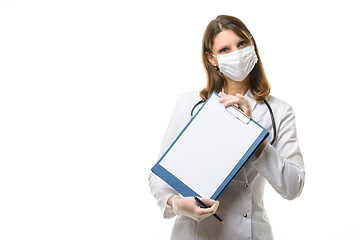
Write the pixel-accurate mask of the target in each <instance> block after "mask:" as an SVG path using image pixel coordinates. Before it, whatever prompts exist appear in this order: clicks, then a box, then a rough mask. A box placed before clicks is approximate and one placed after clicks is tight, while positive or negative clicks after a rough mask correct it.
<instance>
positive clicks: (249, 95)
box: [245, 90, 257, 111]
mask: <svg viewBox="0 0 360 240" xmlns="http://www.w3.org/2000/svg"><path fill="white" fill-rule="evenodd" d="M245 98H246V100H248V101H249V103H250V105H251V109H252V111H254V109H255V107H256V105H257V101H256V100H255V99H254V95H253V94H252V93H251V91H250V90H248V91H247V92H246V94H245Z"/></svg>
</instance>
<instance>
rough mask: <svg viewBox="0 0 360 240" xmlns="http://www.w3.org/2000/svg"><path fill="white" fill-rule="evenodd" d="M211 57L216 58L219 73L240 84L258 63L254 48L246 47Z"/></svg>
mask: <svg viewBox="0 0 360 240" xmlns="http://www.w3.org/2000/svg"><path fill="white" fill-rule="evenodd" d="M210 54H211V53H210ZM211 55H212V56H214V57H217V59H218V63H219V69H220V72H222V73H223V74H224V75H225V76H227V77H228V78H230V79H232V80H234V81H238V82H241V81H242V80H244V79H245V78H246V77H247V76H248V75H249V73H250V72H251V70H253V68H254V66H255V64H256V63H257V61H258V58H257V56H256V52H255V47H254V46H250V47H246V48H244V49H240V50H238V51H235V52H232V53H227V54H222V55H217V56H215V55H213V54H211Z"/></svg>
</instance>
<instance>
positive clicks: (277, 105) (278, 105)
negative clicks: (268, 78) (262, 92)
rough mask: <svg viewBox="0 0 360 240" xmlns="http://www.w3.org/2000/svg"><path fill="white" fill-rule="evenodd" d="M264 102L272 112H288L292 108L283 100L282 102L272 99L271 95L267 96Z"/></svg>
mask: <svg viewBox="0 0 360 240" xmlns="http://www.w3.org/2000/svg"><path fill="white" fill-rule="evenodd" d="M266 101H267V102H268V103H269V105H270V106H271V107H272V108H273V109H274V110H279V111H288V110H289V109H292V107H291V105H290V104H289V103H287V102H285V101H284V100H282V99H280V98H277V97H274V96H272V95H269V96H267V97H266Z"/></svg>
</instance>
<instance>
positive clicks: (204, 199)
mask: <svg viewBox="0 0 360 240" xmlns="http://www.w3.org/2000/svg"><path fill="white" fill-rule="evenodd" d="M200 200H201V201H202V202H203V203H205V204H206V205H207V206H209V207H210V206H212V205H214V204H215V203H216V201H215V200H213V199H208V198H200Z"/></svg>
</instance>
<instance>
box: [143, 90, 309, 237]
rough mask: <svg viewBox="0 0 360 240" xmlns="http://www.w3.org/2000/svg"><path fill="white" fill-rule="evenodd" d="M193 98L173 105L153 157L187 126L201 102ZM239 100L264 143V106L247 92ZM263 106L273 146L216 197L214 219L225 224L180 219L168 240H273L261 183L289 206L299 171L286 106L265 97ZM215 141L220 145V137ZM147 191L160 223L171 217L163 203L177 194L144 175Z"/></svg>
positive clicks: (300, 184) (191, 95)
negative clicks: (248, 110)
mask: <svg viewBox="0 0 360 240" xmlns="http://www.w3.org/2000/svg"><path fill="white" fill-rule="evenodd" d="M199 93H200V92H199V91H195V92H189V93H187V94H184V95H182V96H181V97H180V98H179V99H178V101H177V103H176V105H175V107H174V110H173V114H172V117H171V120H170V123H169V125H168V128H167V130H166V133H165V136H164V139H163V143H162V146H161V150H160V154H159V156H161V155H162V154H163V153H164V152H165V150H166V149H167V148H168V147H169V146H170V145H171V143H172V142H173V141H174V139H175V138H176V137H177V136H178V134H179V133H180V132H181V130H182V129H183V128H184V127H185V125H186V124H187V123H188V121H189V120H190V118H191V117H190V112H191V109H192V108H193V106H194V105H195V104H196V103H197V102H198V101H200V100H201V97H200V94H199ZM245 97H246V99H247V100H248V101H249V102H250V104H251V107H252V111H253V112H252V117H253V119H254V120H255V121H257V122H258V123H259V124H260V125H262V126H263V127H264V128H266V129H267V130H268V131H269V133H270V136H269V137H268V139H267V140H268V142H270V141H271V139H272V137H273V131H272V122H271V118H270V113H269V110H268V108H267V106H266V105H265V104H264V103H263V102H260V103H258V102H256V101H255V100H254V99H253V98H252V94H251V93H250V91H248V92H247V93H246V95H245ZM267 101H268V102H269V104H270V106H271V107H272V110H273V113H274V117H275V124H276V129H277V137H276V140H275V142H274V145H271V144H270V143H268V144H267V145H266V146H265V148H264V150H263V152H262V153H261V155H260V156H259V158H257V157H256V156H253V157H252V158H251V159H250V160H249V162H248V163H247V164H246V165H245V167H244V168H243V169H242V170H241V171H240V172H239V173H238V174H237V176H236V177H235V178H234V179H233V181H232V182H231V183H230V184H229V185H228V187H227V188H226V189H225V191H224V192H223V193H222V194H221V196H220V197H219V199H218V200H219V201H220V205H219V208H218V210H217V214H218V215H219V216H220V217H221V218H222V220H224V222H225V224H221V223H220V222H219V221H218V220H217V219H216V218H214V217H208V218H206V219H204V220H203V221H201V222H196V221H195V220H193V219H191V218H188V217H186V216H180V217H177V219H176V221H175V223H174V226H173V229H172V234H171V239H173V240H175V239H179V240H184V239H186V240H205V239H206V240H209V239H211V240H219V239H221V240H224V239H226V240H231V239H239V240H240V239H241V240H245V239H249V240H250V239H252V240H257V239H259V240H260V239H261V240H268V239H273V235H272V230H271V226H270V222H269V220H268V217H267V215H266V212H265V209H264V203H263V193H264V186H265V182H266V180H267V181H268V182H269V183H270V184H271V186H272V187H273V188H274V189H275V191H277V192H278V193H279V194H280V195H281V196H282V197H284V198H286V199H289V200H292V199H294V198H296V197H298V196H299V195H300V194H301V191H302V189H303V187H304V179H305V171H304V163H303V158H302V155H301V152H300V149H299V140H298V139H297V136H296V127H295V115H294V111H293V109H292V108H291V106H290V105H289V104H287V103H285V102H284V101H282V100H280V99H278V98H275V97H273V96H268V97H267ZM194 114H195V113H194ZM219 141H226V139H221V137H220V138H219ZM209 151H211V149H209ZM149 185H150V189H151V193H152V194H153V196H154V197H155V198H156V200H157V204H158V206H159V207H160V210H161V212H162V214H163V217H164V218H172V217H174V216H175V214H174V212H173V211H172V208H171V207H170V206H168V205H167V199H168V198H169V197H170V196H172V195H178V193H177V192H176V191H175V190H174V189H172V188H171V187H170V186H169V185H168V184H166V183H165V182H164V181H163V180H162V179H160V178H159V177H157V176H156V175H155V174H153V173H150V175H149ZM284 221H285V219H284Z"/></svg>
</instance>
